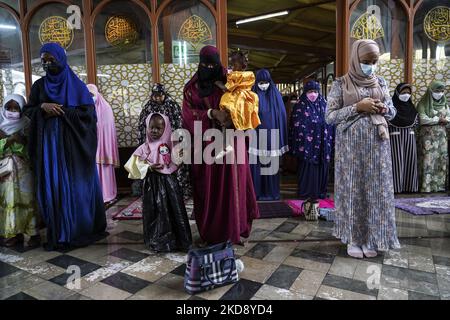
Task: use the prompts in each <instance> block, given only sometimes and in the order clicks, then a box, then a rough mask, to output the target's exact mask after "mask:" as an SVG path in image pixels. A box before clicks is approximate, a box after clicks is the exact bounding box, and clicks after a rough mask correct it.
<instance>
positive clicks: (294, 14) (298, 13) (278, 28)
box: [261, 9, 305, 39]
mask: <svg viewBox="0 0 450 320" xmlns="http://www.w3.org/2000/svg"><path fill="white" fill-rule="evenodd" d="M304 10H305V9H299V10H296V11H295V12H291V13H290V14H289V15H288V16H287V18H286V19H284V20H283V21H282V22H280V23H278V25H276V26H274V27H273V28H271V29H269V30H267V31H266V32H263V33H262V34H261V39H264V37H265V36H267V35H270V34H273V33H274V32H276V31H278V30H280V29H281V28H283V27H284V26H285V25H287V24H289V23H290V22H292V20H294V19H295V18H297V17H298V16H299V15H300V14H301V13H302V12H303V11H304Z"/></svg>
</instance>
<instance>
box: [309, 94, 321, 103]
mask: <svg viewBox="0 0 450 320" xmlns="http://www.w3.org/2000/svg"><path fill="white" fill-rule="evenodd" d="M306 96H307V97H308V99H309V101H311V102H315V101H316V100H317V97H318V96H319V94H318V93H317V92H310V93H307V94H306Z"/></svg>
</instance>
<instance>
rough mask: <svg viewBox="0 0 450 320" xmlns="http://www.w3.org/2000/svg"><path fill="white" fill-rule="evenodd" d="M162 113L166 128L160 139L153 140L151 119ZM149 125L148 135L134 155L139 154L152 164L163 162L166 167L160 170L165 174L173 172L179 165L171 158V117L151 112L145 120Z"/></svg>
mask: <svg viewBox="0 0 450 320" xmlns="http://www.w3.org/2000/svg"><path fill="white" fill-rule="evenodd" d="M156 114H158V115H160V116H161V117H162V118H163V119H164V123H165V128H164V133H163V134H162V136H161V138H159V140H153V139H152V137H151V136H150V120H151V119H152V117H153V116H154V115H156ZM145 123H146V125H147V137H146V141H145V143H144V144H142V145H140V146H139V147H138V148H137V149H136V151H135V152H134V153H133V155H135V156H138V157H139V158H140V159H141V160H142V161H147V162H148V163H151V164H158V163H159V164H163V165H164V168H163V169H161V170H158V172H160V173H163V174H172V173H174V172H175V171H176V170H177V169H178V167H177V165H176V164H175V163H173V161H172V159H171V153H172V149H173V143H172V140H171V135H172V128H171V126H170V121H169V118H168V117H167V116H165V115H163V114H161V113H151V114H150V115H149V116H148V117H147V119H146V120H145Z"/></svg>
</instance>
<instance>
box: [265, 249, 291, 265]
mask: <svg viewBox="0 0 450 320" xmlns="http://www.w3.org/2000/svg"><path fill="white" fill-rule="evenodd" d="M293 250H294V248H293V247H287V246H282V245H276V246H275V248H273V249H272V250H271V251H270V252H269V253H268V254H267V255H266V256H265V257H264V259H263V260H264V261H268V262H275V263H282V262H283V261H284V260H286V258H287V257H289V255H290V254H291V253H292V251H293Z"/></svg>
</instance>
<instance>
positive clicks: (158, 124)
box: [148, 117, 166, 140]
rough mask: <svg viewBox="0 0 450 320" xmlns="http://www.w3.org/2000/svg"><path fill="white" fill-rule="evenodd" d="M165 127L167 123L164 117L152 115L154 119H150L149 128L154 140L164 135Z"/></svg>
mask: <svg viewBox="0 0 450 320" xmlns="http://www.w3.org/2000/svg"><path fill="white" fill-rule="evenodd" d="M165 128H166V124H165V123H164V119H163V118H161V117H152V119H151V120H150V128H148V130H149V132H150V137H151V138H152V140H159V139H160V138H161V136H162V135H163V133H164V129H165Z"/></svg>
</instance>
